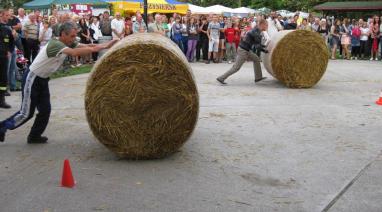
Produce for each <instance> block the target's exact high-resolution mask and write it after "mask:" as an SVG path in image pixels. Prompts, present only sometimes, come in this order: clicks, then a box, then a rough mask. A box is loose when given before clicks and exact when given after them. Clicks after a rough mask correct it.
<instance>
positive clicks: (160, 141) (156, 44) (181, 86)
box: [85, 34, 199, 159]
mask: <svg viewBox="0 0 382 212" xmlns="http://www.w3.org/2000/svg"><path fill="white" fill-rule="evenodd" d="M85 109H86V116H87V119H88V122H89V125H90V128H91V130H92V131H93V133H94V135H95V136H96V137H97V139H98V140H99V141H100V142H101V143H102V144H104V145H105V146H106V147H107V148H109V149H110V150H111V151H113V152H115V153H116V154H117V155H119V156H120V157H124V158H130V159H153V158H162V157H165V156H167V155H169V154H171V153H174V152H176V151H177V150H178V149H179V148H180V147H181V146H182V145H183V144H184V143H185V142H186V141H187V139H188V138H189V137H190V135H191V133H192V131H193V130H194V128H195V125H196V122H197V118H198V110H199V99H198V91H197V87H196V84H195V82H194V78H193V75H192V70H191V67H190V66H189V64H188V62H187V59H186V58H185V57H184V55H183V53H182V52H181V51H180V50H179V48H178V47H177V46H176V45H175V44H173V43H172V42H171V40H169V39H167V38H165V37H163V36H159V35H155V34H139V35H138V34H137V35H131V36H128V37H126V38H125V39H123V40H122V41H120V42H119V43H118V44H117V45H115V46H114V47H113V48H112V49H110V50H109V51H108V52H107V53H106V54H105V55H104V56H103V57H102V58H101V59H100V60H99V61H98V62H97V63H96V64H95V66H94V67H93V70H92V74H91V75H90V77H89V80H88V85H87V89H86V95H85Z"/></svg>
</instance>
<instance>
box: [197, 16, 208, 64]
mask: <svg viewBox="0 0 382 212" xmlns="http://www.w3.org/2000/svg"><path fill="white" fill-rule="evenodd" d="M207 30H208V22H207V18H206V17H202V19H201V22H200V24H199V42H198V44H197V45H196V60H197V61H199V60H200V59H201V58H200V50H202V53H203V60H204V61H207V60H208V35H207Z"/></svg>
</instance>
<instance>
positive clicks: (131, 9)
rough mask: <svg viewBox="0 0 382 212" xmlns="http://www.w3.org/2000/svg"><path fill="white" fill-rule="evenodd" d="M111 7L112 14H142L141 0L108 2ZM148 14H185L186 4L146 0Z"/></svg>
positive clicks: (167, 0)
mask: <svg viewBox="0 0 382 212" xmlns="http://www.w3.org/2000/svg"><path fill="white" fill-rule="evenodd" d="M108 2H109V3H111V4H112V5H113V10H114V12H121V13H123V12H128V13H135V12H136V11H137V10H140V11H141V12H142V13H143V0H125V1H120V0H109V1H108ZM147 3H148V13H179V14H186V13H187V10H188V4H187V3H184V2H178V1H175V0H148V2H147Z"/></svg>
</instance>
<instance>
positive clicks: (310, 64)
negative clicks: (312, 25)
mask: <svg viewBox="0 0 382 212" xmlns="http://www.w3.org/2000/svg"><path fill="white" fill-rule="evenodd" d="M268 49H269V50H270V51H269V53H268V54H262V60H263V62H264V66H265V68H266V69H267V71H268V72H269V73H270V74H271V75H272V76H273V77H275V78H276V79H278V80H279V81H281V82H282V83H284V84H285V85H286V86H287V87H290V88H310V87H312V86H314V85H315V84H316V83H317V82H318V81H320V79H321V78H322V76H323V75H324V73H325V71H326V68H327V66H328V62H329V51H328V48H327V46H326V44H325V42H324V39H323V38H322V37H321V35H320V34H318V33H316V32H310V31H306V30H285V31H280V32H278V33H276V34H274V35H273V36H272V38H271V42H270V44H269V46H268Z"/></svg>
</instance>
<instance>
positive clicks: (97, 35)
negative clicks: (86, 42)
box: [90, 16, 102, 43]
mask: <svg viewBox="0 0 382 212" xmlns="http://www.w3.org/2000/svg"><path fill="white" fill-rule="evenodd" d="M90 29H92V30H93V31H94V32H93V36H92V40H93V43H98V39H99V38H100V37H102V32H101V29H100V27H99V21H98V17H96V16H94V17H93V18H92V20H91V24H90Z"/></svg>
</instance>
